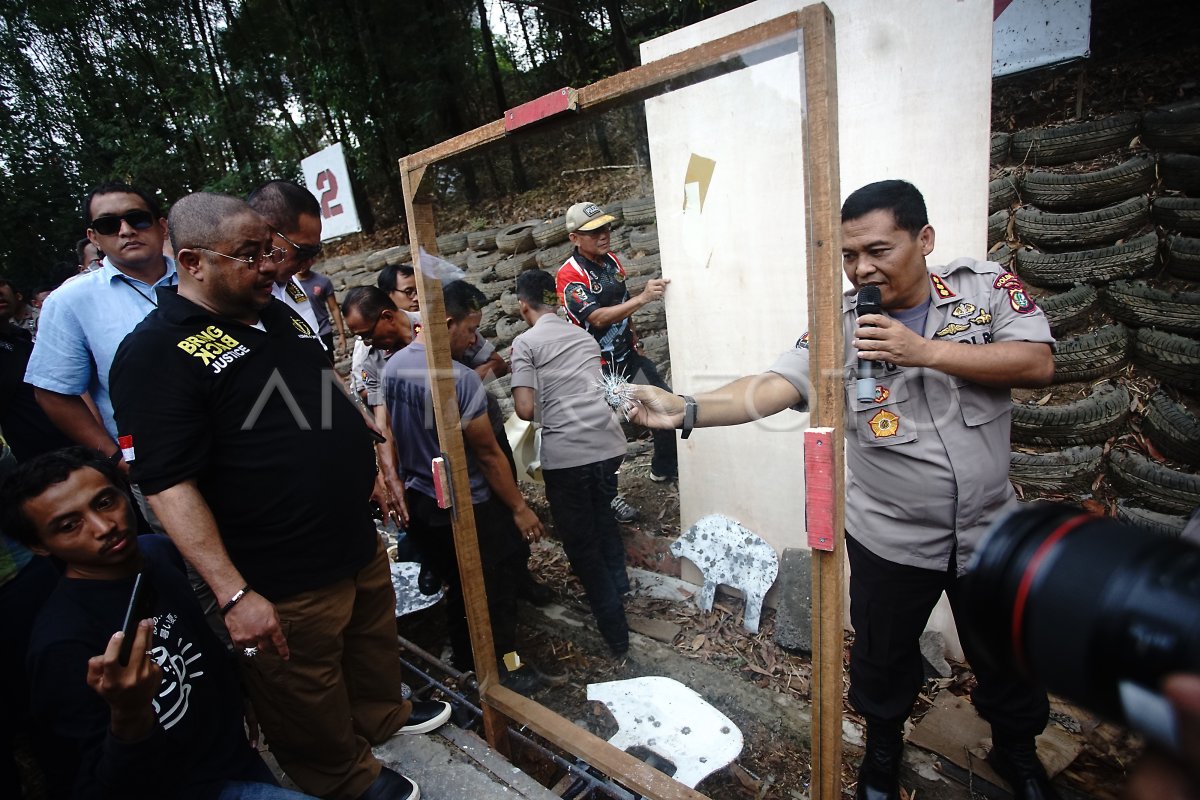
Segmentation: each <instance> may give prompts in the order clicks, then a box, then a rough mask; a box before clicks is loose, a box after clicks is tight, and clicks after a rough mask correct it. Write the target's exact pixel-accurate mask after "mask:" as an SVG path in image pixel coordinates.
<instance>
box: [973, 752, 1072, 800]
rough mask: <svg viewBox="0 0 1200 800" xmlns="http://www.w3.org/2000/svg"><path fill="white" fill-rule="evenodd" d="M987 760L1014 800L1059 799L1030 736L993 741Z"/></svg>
mask: <svg viewBox="0 0 1200 800" xmlns="http://www.w3.org/2000/svg"><path fill="white" fill-rule="evenodd" d="M987 762H988V763H989V764H991V765H992V769H994V770H996V772H997V773H999V775H1000V777H1001V778H1004V780H1005V781H1006V782H1007V783H1008V787H1009V789H1011V790H1012V794H1013V798H1015V800H1060V798H1059V795H1058V792H1057V791H1055V789H1054V787H1053V786H1052V785H1051V784H1050V777H1049V776H1048V775H1047V774H1046V768H1045V767H1043V766H1042V762H1041V761H1039V760H1038V757H1037V745H1036V744H1035V743H1034V741H1033V738H1032V737H1030V738H1029V739H1027V740H1024V739H1023V740H1018V741H1016V742H1005V743H1004V744H1000V743H996V744H995V745H994V746H993V747H992V751H991V752H990V753H988V756H987Z"/></svg>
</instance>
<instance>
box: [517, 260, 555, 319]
mask: <svg viewBox="0 0 1200 800" xmlns="http://www.w3.org/2000/svg"><path fill="white" fill-rule="evenodd" d="M517 297H518V298H520V299H521V300H524V301H525V302H526V303H528V304H529V307H530V308H532V309H533V310H535V311H536V310H538V309H540V308H542V307H544V306H556V305H558V292H557V290H556V288H555V283H554V276H553V275H551V274H550V273H549V272H546V271H545V270H541V269H527V270H525V271H524V272H522V273H521V274H520V275H518V276H517Z"/></svg>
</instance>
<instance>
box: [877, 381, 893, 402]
mask: <svg viewBox="0 0 1200 800" xmlns="http://www.w3.org/2000/svg"><path fill="white" fill-rule="evenodd" d="M891 396H892V393H891V392H890V391H888V388H887V387H886V386H880V385H878V384H876V385H875V402H876V403H882V402H883V401H884V400H887V399H888V398H889V397H891Z"/></svg>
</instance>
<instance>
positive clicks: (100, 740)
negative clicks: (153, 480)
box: [0, 446, 305, 800]
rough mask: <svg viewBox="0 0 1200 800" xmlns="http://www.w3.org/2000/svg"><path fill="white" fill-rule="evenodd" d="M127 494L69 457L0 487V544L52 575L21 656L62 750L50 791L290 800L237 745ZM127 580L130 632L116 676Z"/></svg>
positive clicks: (216, 673) (221, 693)
mask: <svg viewBox="0 0 1200 800" xmlns="http://www.w3.org/2000/svg"><path fill="white" fill-rule="evenodd" d="M127 492H128V485H127V484H126V482H125V479H124V477H123V476H122V475H121V473H120V470H119V469H118V468H117V466H116V465H115V464H113V463H111V462H110V461H108V460H106V459H104V458H103V457H102V456H101V455H100V454H99V453H98V452H97V451H95V450H89V449H88V448H85V447H79V446H76V447H71V448H68V449H65V450H58V451H55V452H52V453H47V454H45V455H42V456H38V457H37V458H35V459H33V460H32V461H29V462H26V463H25V464H22V465H21V466H19V467H18V468H17V469H16V470H15V471H14V472H13V473H12V474H11V475H9V476H8V477H7V478H6V480H5V481H4V483H3V485H2V487H0V509H2V511H0V515H2V516H0V526H2V527H3V529H4V531H5V533H6V534H7V535H10V536H12V537H14V538H16V539H18V540H20V541H21V542H22V543H23V544H25V545H26V546H28V547H29V548H30V549H32V550H33V551H34V552H36V553H38V554H39V555H42V556H53V557H54V558H56V559H58V561H59V562H60V563H61V564H62V566H63V577H62V578H61V579H60V580H59V581H58V585H57V587H56V588H55V589H54V590H53V592H52V593H51V594H50V596H49V598H48V599H47V600H46V603H45V605H44V606H43V607H42V610H41V613H40V614H39V616H38V617H37V621H36V622H35V624H34V628H33V634H32V637H31V641H30V645H29V654H28V662H29V663H28V666H29V676H30V703H31V706H32V710H33V713H34V716H35V718H36V719H37V720H38V722H39V724H41V725H44V726H45V727H46V728H48V729H49V730H50V732H52V733H53V734H54V735H55V736H56V737H57V738H58V741H61V742H62V744H63V746H62V748H61V750H60V751H59V753H58V754H57V762H56V769H57V770H61V771H63V772H66V773H69V774H67V775H64V776H62V777H63V782H64V783H68V784H71V785H73V789H72V790H71V796H72V797H75V798H103V797H121V798H142V797H173V798H197V799H199V798H217V797H220V796H227V795H225V794H223V793H225V792H228V793H230V796H232V795H233V794H234V793H236V796H239V797H240V796H242V792H243V791H245V792H253V794H254V796H255V797H261V798H263V799H264V800H301V798H303V797H305V795H301V794H299V793H297V792H293V791H289V790H286V789H281V788H279V787H278V785H276V783H275V779H274V777H273V776H272V775H271V772H270V770H269V769H267V766H266V765H265V764H264V763H263V761H262V759H261V758H260V757H259V755H258V753H257V752H255V750H254V749H253V747H252V746H251V745H250V743H249V742H247V740H246V733H245V729H244V727H243V712H242V702H241V692H240V691H239V690H238V681H237V674H236V672H235V671H234V668H233V665H232V664H231V663H229V659H228V656H227V654H226V652H225V649H224V647H222V645H221V643H220V642H219V641H218V640H217V638H216V637H215V636H214V635H213V633H212V631H211V630H209V628H208V625H207V624H206V623H205V621H204V617H203V615H202V614H201V612H200V606H199V605H198V604H197V602H196V598H195V596H194V595H193V594H192V589H191V586H190V585H189V583H188V581H187V578H186V577H185V575H184V572H183V564H182V562H181V561H180V559H179V554H178V553H176V552H175V549H174V548H173V547H172V546H171V543H170V542H169V541H168V540H166V539H165V538H163V537H161V536H156V535H152V536H146V537H141V538H140V539H139V537H138V536H137V531H136V530H135V529H134V524H133V520H134V516H133V506H132V503H131V500H130V497H129V495H128V494H127ZM139 573H141V575H142V587H143V588H142V591H143V595H142V596H143V598H144V601H145V602H144V604H143V605H142V606H141V608H139V609H138V611H139V615H140V616H141V617H143V619H142V621H141V623H140V624H139V625H138V627H137V631H136V633H135V634H134V640H133V648H132V650H131V653H130V656H129V660H128V661H127V663H126V664H125V665H124V666H122V665H121V663H120V659H119V650H120V646H121V643H122V642H123V640H124V634H123V633H122V631H121V626H122V622H123V620H124V617H125V611H126V608H127V606H128V604H129V601H130V595H131V591H132V588H133V585H134V580H135V576H136V575H138V574H139ZM10 656H11V657H12V658H23V657H24V656H25V654H24V653H11V654H10ZM72 776H73V777H72Z"/></svg>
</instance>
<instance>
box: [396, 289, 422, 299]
mask: <svg viewBox="0 0 1200 800" xmlns="http://www.w3.org/2000/svg"><path fill="white" fill-rule="evenodd" d="M396 291H397V292H399V293H400V294H402V295H404V296H405V297H407V298H408V299H409V300H412V299H413V298H414V297H416V296H417V287H415V286H410V287H408V288H407V289H397V290H396Z"/></svg>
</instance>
